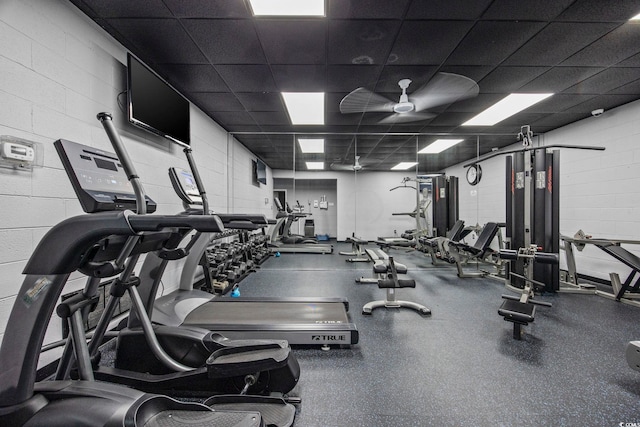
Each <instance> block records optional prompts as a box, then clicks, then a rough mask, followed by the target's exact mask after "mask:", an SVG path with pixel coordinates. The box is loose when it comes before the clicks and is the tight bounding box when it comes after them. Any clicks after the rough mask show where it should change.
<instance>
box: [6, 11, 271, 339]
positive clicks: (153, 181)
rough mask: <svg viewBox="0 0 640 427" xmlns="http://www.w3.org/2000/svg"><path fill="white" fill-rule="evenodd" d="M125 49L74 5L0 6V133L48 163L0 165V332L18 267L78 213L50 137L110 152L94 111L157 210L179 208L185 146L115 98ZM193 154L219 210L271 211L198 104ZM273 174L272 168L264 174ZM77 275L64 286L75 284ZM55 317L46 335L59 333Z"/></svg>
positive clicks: (238, 152)
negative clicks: (173, 172) (16, 167)
mask: <svg viewBox="0 0 640 427" xmlns="http://www.w3.org/2000/svg"><path fill="white" fill-rule="evenodd" d="M124 64H126V50H125V49H124V48H123V47H122V46H121V45H120V44H119V43H118V42H116V41H114V40H113V39H112V38H111V37H110V36H108V35H107V34H106V33H105V32H104V31H103V30H102V29H101V28H100V27H98V26H97V25H96V24H95V23H94V22H93V21H91V20H90V19H89V18H87V17H86V16H84V15H83V14H82V13H80V12H79V11H78V10H77V9H76V8H75V6H73V5H72V4H71V3H69V2H67V1H63V0H3V1H2V2H0V135H11V136H15V137H20V138H24V139H28V140H31V141H35V142H38V143H40V144H42V147H43V148H44V167H42V168H39V169H35V170H34V171H33V172H32V173H29V172H23V171H21V172H15V171H12V170H8V169H2V168H0V337H1V336H2V335H3V333H4V329H5V325H6V322H7V318H8V316H9V312H10V309H11V307H12V305H13V302H14V301H15V298H16V294H17V292H18V289H19V287H20V285H21V283H22V274H21V272H22V269H23V267H24V266H25V264H26V261H27V259H28V257H29V256H30V254H31V252H32V251H33V249H34V247H35V245H36V244H37V243H38V242H39V240H40V239H41V237H42V236H43V235H44V234H45V233H46V232H47V230H48V229H49V228H50V227H51V226H52V225H54V224H56V223H58V222H60V221H61V220H63V219H65V218H68V217H70V216H73V215H77V214H81V213H82V210H81V208H80V204H79V203H78V201H77V200H76V198H75V195H74V192H73V189H72V187H71V185H70V183H69V182H68V179H67V177H66V174H65V172H64V170H63V168H62V164H61V162H60V160H59V159H58V155H57V154H56V152H55V150H54V148H53V145H52V143H53V141H54V140H56V139H58V138H65V139H69V140H72V141H75V142H79V143H82V144H87V145H91V146H95V147H99V148H102V149H105V150H109V151H113V150H112V149H111V148H110V144H109V141H108V139H107V137H106V134H105V132H104V130H103V129H102V127H101V125H100V123H99V122H98V121H97V120H96V118H95V117H96V114H97V113H99V112H102V111H107V112H111V113H112V114H113V115H114V123H115V125H116V127H117V128H118V129H119V132H120V133H121V135H122V138H123V141H124V143H125V145H126V147H127V149H128V151H129V153H130V155H131V157H132V159H133V161H134V164H135V167H136V169H137V171H138V174H139V175H140V176H141V179H142V183H143V185H144V187H145V189H146V191H147V193H148V194H149V196H150V197H152V198H153V199H154V200H155V201H156V202H157V203H158V211H157V212H158V213H165V214H169V213H176V212H179V211H180V210H181V209H182V205H181V203H180V201H179V199H178V198H177V196H176V195H175V194H174V192H173V189H172V188H171V184H170V182H169V178H168V174H167V170H168V168H169V167H170V166H179V167H182V168H188V164H187V162H186V160H185V159H184V155H183V153H182V150H181V149H180V148H179V147H177V146H175V145H172V144H171V143H169V142H168V141H166V140H164V139H162V138H160V137H157V136H155V135H153V134H150V133H148V132H145V131H142V130H139V129H137V128H134V127H133V126H131V125H129V124H128V123H126V120H125V119H124V113H123V112H122V111H121V110H120V109H119V108H118V105H117V102H116V96H117V94H118V93H120V92H122V91H123V90H125V89H126V67H125V65H124ZM191 138H192V147H193V152H194V157H195V159H196V163H197V165H198V168H199V170H200V174H201V175H202V178H203V181H204V182H205V185H206V187H207V194H208V195H209V199H210V205H211V208H212V209H214V210H216V211H218V212H252V213H264V214H269V213H270V209H269V206H267V205H265V203H264V199H265V197H269V198H270V197H271V194H272V189H271V186H270V185H267V186H265V185H262V186H260V187H257V186H254V185H253V184H252V183H251V160H252V159H255V156H253V155H252V154H251V153H250V152H249V151H248V150H247V149H246V148H245V147H244V146H242V145H241V144H239V143H238V142H237V141H236V140H234V139H232V138H228V137H227V133H226V132H225V131H224V129H222V128H221V127H220V126H218V125H217V124H216V123H214V122H213V121H212V120H211V119H209V118H208V117H207V116H206V115H205V114H204V113H203V112H202V111H200V110H199V109H197V108H196V107H194V106H192V107H191ZM267 173H268V174H269V175H268V176H270V173H271V172H270V171H267ZM179 271H180V265H179V264H177V263H176V265H172V266H171V268H170V269H169V270H168V271H167V275H166V276H165V277H164V280H163V283H164V286H165V292H166V291H169V290H171V289H174V288H175V287H177V285H178V279H179V274H178V273H179ZM83 285H84V280H83V279H82V278H81V277H80V275H74V276H73V278H72V280H71V281H70V283H69V285H68V286H67V288H66V289H65V292H66V291H67V290H69V291H70V290H75V289H80V288H82V286H83ZM59 324H60V321H59V319H57V318H54V320H53V322H52V325H51V327H50V333H49V334H48V336H47V341H52V340H55V339H58V338H59V336H60V328H59Z"/></svg>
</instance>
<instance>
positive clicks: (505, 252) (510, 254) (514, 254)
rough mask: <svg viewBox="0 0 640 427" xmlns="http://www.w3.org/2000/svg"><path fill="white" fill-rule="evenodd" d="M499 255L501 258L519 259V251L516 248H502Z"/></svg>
mask: <svg viewBox="0 0 640 427" xmlns="http://www.w3.org/2000/svg"><path fill="white" fill-rule="evenodd" d="M499 256H500V258H501V259H509V260H513V259H518V251H516V250H515V249H500V253H499Z"/></svg>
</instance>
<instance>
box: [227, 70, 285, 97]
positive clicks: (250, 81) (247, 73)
mask: <svg viewBox="0 0 640 427" xmlns="http://www.w3.org/2000/svg"><path fill="white" fill-rule="evenodd" d="M215 68H216V70H217V71H218V74H220V77H222V79H223V80H224V81H225V83H226V84H227V85H228V86H229V88H230V89H231V90H232V91H233V92H258V93H262V92H274V91H276V90H277V87H276V84H275V82H274V81H273V77H272V76H271V69H270V68H269V66H267V65H248V64H233V65H216V66H215Z"/></svg>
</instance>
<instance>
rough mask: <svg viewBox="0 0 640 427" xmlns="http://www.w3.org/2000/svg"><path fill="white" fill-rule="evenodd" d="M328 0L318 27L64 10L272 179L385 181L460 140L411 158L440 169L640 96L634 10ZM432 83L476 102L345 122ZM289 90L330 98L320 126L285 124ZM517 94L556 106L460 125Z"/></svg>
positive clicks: (201, 6)
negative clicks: (364, 99) (125, 53)
mask: <svg viewBox="0 0 640 427" xmlns="http://www.w3.org/2000/svg"><path fill="white" fill-rule="evenodd" d="M326 1H327V3H326V8H327V16H326V17H324V18H264V17H260V18H258V17H253V16H252V14H251V9H250V7H249V5H248V4H247V3H246V1H245V0H145V1H131V0H110V1H104V0H71V2H72V3H73V4H75V5H76V6H77V7H78V8H79V9H80V10H81V11H82V12H83V13H85V14H86V15H87V16H88V17H89V18H91V19H92V20H94V21H95V22H96V23H98V24H99V25H100V26H101V27H103V28H104V29H105V30H106V31H107V32H108V33H109V34H111V35H112V36H113V37H114V38H115V39H116V40H118V41H119V42H120V43H122V44H123V45H124V46H125V47H126V48H127V49H129V50H130V51H131V52H132V53H133V54H134V55H136V56H138V57H139V58H140V59H141V60H142V61H144V62H146V63H147V64H148V65H149V66H150V67H151V68H153V69H154V70H155V71H156V72H157V73H158V74H159V75H161V76H162V77H163V78H164V79H165V80H167V81H168V82H169V83H170V84H171V85H173V86H174V87H175V88H176V89H178V90H179V91H180V92H181V93H182V94H183V95H184V96H185V97H186V98H188V99H189V100H190V101H191V102H192V103H193V104H195V105H197V106H198V107H199V108H200V109H201V110H202V111H204V112H205V113H206V114H207V115H209V116H210V117H211V118H212V119H213V120H215V121H216V122H217V123H219V124H220V125H221V126H222V127H224V128H225V129H226V130H227V131H229V132H231V133H233V134H234V135H235V137H236V138H237V139H238V140H239V141H240V142H242V143H243V144H244V145H245V146H246V147H247V148H248V149H249V150H251V151H252V152H253V153H255V154H256V155H257V156H258V157H260V158H261V159H262V160H263V161H265V162H266V163H267V164H268V165H269V166H270V167H272V168H274V169H291V168H293V167H294V165H295V168H296V169H298V170H304V169H305V163H304V162H305V161H324V162H325V164H326V165H327V168H328V167H329V165H330V164H331V163H335V164H338V163H343V164H351V163H352V162H353V160H354V155H355V154H356V150H357V154H358V155H359V156H360V157H361V159H362V160H363V161H364V162H366V161H367V160H368V161H369V162H374V163H373V166H371V168H373V169H378V170H389V168H390V167H391V166H393V165H395V164H396V163H398V162H400V161H414V160H415V159H416V151H417V150H418V149H422V148H424V146H426V145H428V144H429V143H430V142H432V141H433V140H435V139H438V138H441V137H443V135H445V136H446V135H451V136H456V137H463V138H464V139H465V140H464V141H463V142H462V143H460V144H458V145H457V146H455V147H453V148H450V149H448V150H446V151H444V152H442V153H440V154H430V155H420V156H419V161H420V166H419V168H420V169H419V170H420V171H421V172H437V171H440V170H442V169H443V168H446V167H447V166H450V165H453V164H457V163H460V162H463V161H466V160H469V159H471V158H473V157H475V156H476V155H478V154H483V153H486V152H488V151H490V150H491V149H492V148H494V147H503V146H506V145H509V144H512V143H514V142H516V135H517V133H518V132H519V131H520V127H521V126H522V125H530V126H531V128H532V130H533V131H534V133H536V134H541V133H544V132H548V131H550V130H553V129H555V128H558V127H561V126H564V125H567V124H569V123H572V122H575V121H577V120H581V119H584V118H588V117H591V111H592V110H594V109H598V108H604V109H605V110H610V109H612V108H614V107H617V106H620V105H623V104H626V103H629V102H632V101H635V100H637V99H640V21H629V19H630V18H631V17H633V16H635V15H638V14H639V13H640V0H634V1H631V0H615V1H614V0H527V1H514V0H459V1H456V0H393V1H390V0H326ZM437 72H449V73H457V74H461V75H464V76H466V77H469V78H471V79H473V80H475V81H476V82H477V83H478V85H479V87H480V92H479V95H478V96H477V97H475V98H472V99H467V100H463V101H460V102H456V103H452V104H449V105H445V106H441V107H438V108H436V109H434V110H431V111H433V112H435V113H437V114H436V116H435V117H433V118H432V119H428V120H423V121H419V122H412V123H396V124H394V125H382V124H379V123H378V121H379V120H380V119H381V118H382V117H384V115H381V114H380V113H363V114H360V113H358V114H341V113H340V109H339V104H340V100H341V99H342V98H343V97H344V96H345V95H347V94H348V93H349V92H351V91H352V90H353V89H355V88H357V87H361V86H362V87H367V88H370V89H372V90H375V91H376V92H377V93H381V94H382V95H384V96H386V97H388V98H390V99H392V100H397V98H398V97H399V95H400V89H399V87H398V81H399V80H400V79H403V78H409V79H411V80H412V81H413V82H412V83H411V86H410V88H409V90H408V93H409V96H411V88H418V87H420V86H421V85H422V84H424V83H426V82H427V81H429V80H430V79H431V78H432V77H433V76H434V75H435V73H437ZM285 91H289V92H325V93H326V98H325V102H326V105H325V125H322V126H319V125H318V126H303V125H296V126H294V125H291V124H290V121H289V118H288V115H287V112H286V109H285V106H284V103H283V101H282V98H281V96H280V92H285ZM512 92H524V93H531V92H554V93H555V95H554V96H552V97H550V98H548V99H547V100H545V101H542V102H540V103H539V104H536V105H534V106H532V107H530V108H528V109H526V110H524V111H522V112H520V113H518V114H516V115H514V116H512V117H510V118H508V119H506V120H504V121H502V122H500V123H498V124H497V125H495V126H491V127H461V126H460V125H461V124H462V123H463V122H465V121H466V120H468V119H470V118H471V117H473V116H475V115H476V114H477V113H479V112H480V111H482V110H484V109H485V108H487V107H489V106H491V105H492V104H494V103H495V102H497V101H498V100H500V99H502V98H504V97H505V96H506V95H507V94H509V93H512ZM605 114H606V113H605ZM593 120H597V118H593ZM297 133H301V134H315V136H316V137H321V136H322V137H324V138H325V147H326V148H325V150H326V152H325V153H324V154H323V155H319V154H313V155H307V154H302V153H301V152H300V150H299V148H297V145H295V144H294V143H293V141H294V138H295V134H297ZM416 134H422V135H420V136H416ZM461 135H462V136H461ZM294 147H295V148H294ZM196 155H197V153H196Z"/></svg>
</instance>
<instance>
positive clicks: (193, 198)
mask: <svg viewBox="0 0 640 427" xmlns="http://www.w3.org/2000/svg"><path fill="white" fill-rule="evenodd" d="M169 178H170V179H171V185H173V189H174V190H175V191H176V193H178V196H180V199H182V201H183V202H185V203H186V204H187V205H201V204H202V196H200V192H199V191H198V186H197V185H196V180H195V178H194V177H193V174H192V173H191V172H189V171H186V170H184V169H180V168H174V167H171V168H169Z"/></svg>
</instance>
